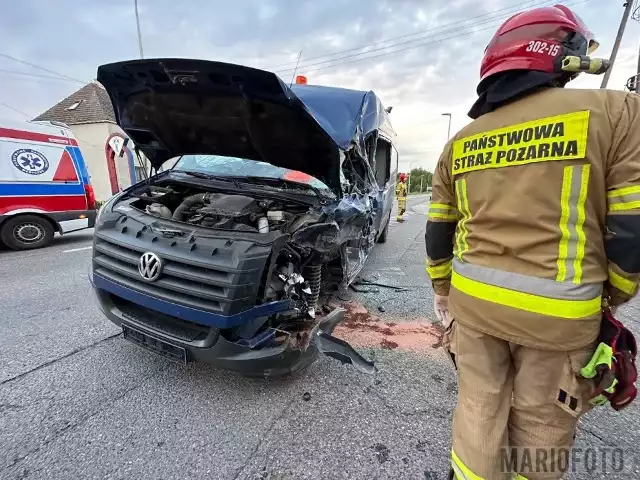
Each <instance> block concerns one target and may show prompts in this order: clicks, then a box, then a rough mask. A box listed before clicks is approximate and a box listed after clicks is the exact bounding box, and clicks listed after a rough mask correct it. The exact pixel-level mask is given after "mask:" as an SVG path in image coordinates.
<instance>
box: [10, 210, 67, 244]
mask: <svg viewBox="0 0 640 480" xmlns="http://www.w3.org/2000/svg"><path fill="white" fill-rule="evenodd" d="M54 233H55V230H54V227H53V225H52V224H51V222H50V221H49V220H47V219H46V218H43V217H39V216H37V215H17V216H15V217H12V218H10V219H9V220H7V221H6V222H4V223H3V224H2V227H0V240H2V242H3V243H4V244H5V245H6V246H7V247H9V248H10V249H12V250H33V249H36V248H42V247H46V246H47V245H49V244H50V243H51V242H52V241H53V234H54Z"/></svg>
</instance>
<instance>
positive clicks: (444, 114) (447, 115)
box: [442, 113, 451, 142]
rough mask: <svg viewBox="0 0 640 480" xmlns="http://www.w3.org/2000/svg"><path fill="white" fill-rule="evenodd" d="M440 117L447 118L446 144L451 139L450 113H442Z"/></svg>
mask: <svg viewBox="0 0 640 480" xmlns="http://www.w3.org/2000/svg"><path fill="white" fill-rule="evenodd" d="M442 116H443V117H449V128H447V142H448V141H449V139H450V138H451V114H450V113H443V114H442Z"/></svg>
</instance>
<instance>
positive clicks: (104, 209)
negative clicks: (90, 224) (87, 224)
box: [96, 194, 120, 224]
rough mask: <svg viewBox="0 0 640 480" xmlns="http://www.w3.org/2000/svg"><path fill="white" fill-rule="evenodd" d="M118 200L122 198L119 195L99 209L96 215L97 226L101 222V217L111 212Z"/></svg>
mask: <svg viewBox="0 0 640 480" xmlns="http://www.w3.org/2000/svg"><path fill="white" fill-rule="evenodd" d="M118 198H120V195H119V194H116V195H113V196H112V197H111V198H110V199H109V200H107V201H106V202H104V203H103V204H102V206H101V207H100V208H99V209H98V213H96V224H97V223H98V222H99V221H100V217H101V216H102V214H103V213H104V212H110V211H111V209H112V208H113V205H114V204H115V203H116V200H118Z"/></svg>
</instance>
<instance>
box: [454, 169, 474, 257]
mask: <svg viewBox="0 0 640 480" xmlns="http://www.w3.org/2000/svg"><path fill="white" fill-rule="evenodd" d="M456 198H457V202H458V211H459V212H460V213H461V214H462V221H460V222H459V223H458V227H457V229H456V256H457V257H458V258H459V259H460V260H462V254H463V253H465V252H466V251H467V250H469V245H468V244H467V236H468V235H469V230H468V228H467V222H468V221H469V218H471V212H469V199H468V198H467V180H466V179H464V178H463V179H462V180H457V181H456Z"/></svg>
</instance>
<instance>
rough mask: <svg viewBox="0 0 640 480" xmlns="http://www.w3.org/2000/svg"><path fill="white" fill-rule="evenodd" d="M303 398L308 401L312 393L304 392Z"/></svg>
mask: <svg viewBox="0 0 640 480" xmlns="http://www.w3.org/2000/svg"><path fill="white" fill-rule="evenodd" d="M302 399H303V400H304V401H305V402H308V401H309V400H311V394H310V393H309V392H304V393H303V394H302Z"/></svg>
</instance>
